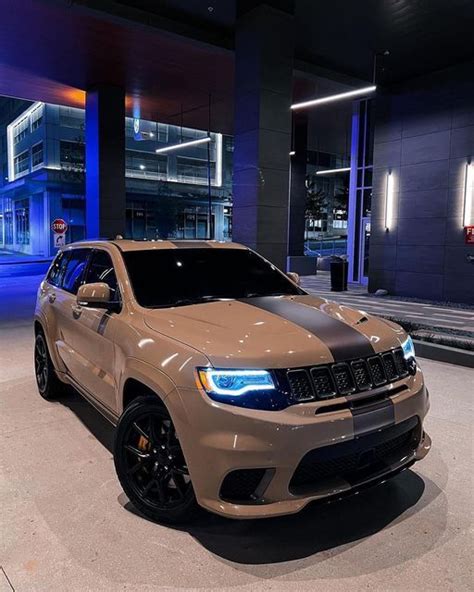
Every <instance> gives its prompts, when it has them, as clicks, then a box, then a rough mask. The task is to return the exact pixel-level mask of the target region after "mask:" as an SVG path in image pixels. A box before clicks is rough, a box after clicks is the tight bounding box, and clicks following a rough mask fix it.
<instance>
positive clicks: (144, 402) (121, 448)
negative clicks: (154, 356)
mask: <svg viewBox="0 0 474 592" xmlns="http://www.w3.org/2000/svg"><path fill="white" fill-rule="evenodd" d="M114 461H115V468H116V471H117V475H118V478H119V480H120V483H121V485H122V487H123V490H124V491H125V493H126V494H127V497H128V498H129V500H130V501H131V502H132V504H133V505H134V506H135V507H136V508H137V509H138V510H139V511H140V512H141V513H142V514H144V515H145V516H147V517H149V518H151V519H152V520H158V521H162V522H170V523H179V522H184V521H186V520H189V519H190V518H191V517H192V515H193V514H194V513H195V511H196V510H197V503H196V497H195V495H194V491H193V487H192V484H191V479H190V476H189V471H188V467H187V465H186V460H185V458H184V455H183V451H182V450H181V445H180V443H179V440H178V438H177V436H176V430H175V427H174V424H173V421H172V420H171V417H170V415H169V413H168V411H167V410H166V409H165V408H164V407H163V405H162V404H161V403H160V401H159V400H158V398H157V397H154V396H146V397H139V398H137V399H136V400H135V401H133V402H132V403H131V404H130V405H129V406H128V407H127V408H126V409H125V411H124V413H123V414H122V417H121V418H120V421H119V424H118V426H117V430H116V433H115V443H114Z"/></svg>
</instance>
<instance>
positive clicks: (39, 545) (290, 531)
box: [0, 278, 474, 592]
mask: <svg viewBox="0 0 474 592" xmlns="http://www.w3.org/2000/svg"><path fill="white" fill-rule="evenodd" d="M37 279H38V278H37ZM35 282H36V280H35V281H33V280H31V281H30V284H31V285H33V284H34V283H35ZM36 283H37V282H36ZM9 286H10V287H9V292H8V294H9V298H10V304H9V306H8V309H9V310H8V311H6V310H5V309H4V310H2V311H1V313H2V314H1V317H0V406H1V412H0V450H1V453H0V455H1V461H2V463H1V464H2V478H1V480H0V505H1V508H2V511H1V518H0V520H1V525H0V526H1V537H0V564H1V566H2V569H3V571H0V591H1V592H3V591H4V590H11V589H14V590H16V591H17V592H23V591H25V592H29V591H48V592H55V591H61V592H63V591H64V590H68V591H71V592H76V591H93V592H102V591H104V592H115V591H116V590H126V591H132V590H133V591H136V590H140V591H144V592H148V591H160V592H165V591H177V590H181V591H182V590H200V591H204V590H213V591H215V590H227V591H231V590H233V591H236V592H237V591H239V592H240V591H246V592H247V591H260V590H265V591H266V590H272V591H276V592H287V591H298V592H299V591H314V590H322V591H324V592H340V591H346V590H347V591H351V592H354V591H358V590H364V591H365V590H374V591H384V592H386V591H399V590H400V591H403V592H407V591H415V590H423V591H425V590H426V591H430V592H433V591H440V592H441V591H443V592H444V591H446V590H452V591H456V592H458V591H468V590H472V581H473V580H472V556H473V550H474V549H473V544H472V508H473V506H474V503H473V502H474V499H473V490H474V489H473V483H472V477H471V475H472V460H473V459H472V454H473V439H472V436H473V434H472V429H473V428H472V426H473V397H472V392H470V389H469V386H468V385H472V383H473V380H474V371H473V370H471V369H467V368H460V367H457V366H451V365H449V364H442V363H438V362H431V361H427V360H421V365H422V367H423V369H424V371H425V374H426V380H427V384H428V386H429V388H430V393H431V401H432V409H431V412H430V415H429V417H428V420H427V422H426V428H427V430H428V431H429V432H430V434H431V436H432V438H433V443H434V446H433V449H432V451H431V453H430V454H429V455H428V457H427V458H426V459H425V461H424V462H422V463H419V464H418V465H416V466H415V468H414V469H413V470H409V471H405V472H404V473H402V474H401V475H399V476H398V477H397V478H395V479H394V480H392V481H390V482H388V483H386V484H384V485H382V486H379V487H377V488H375V489H372V490H369V491H366V492H364V493H361V494H359V495H358V496H356V497H352V498H348V499H345V500H343V501H341V502H337V503H334V504H331V505H326V506H318V505H315V506H311V507H309V508H307V509H306V510H305V511H303V512H302V513H300V514H298V515H295V516H289V517H285V518H278V519H272V520H264V521H245V522H238V521H230V520H225V519H222V518H219V517H217V516H213V515H210V514H203V515H202V516H201V517H200V518H199V519H198V521H197V522H196V523H195V524H193V525H191V526H189V527H188V528H181V529H176V528H170V527H166V526H162V525H158V524H154V523H152V522H149V521H148V520H145V519H144V518H142V517H140V516H138V515H137V514H136V513H135V511H134V509H133V507H132V506H131V505H130V503H129V502H128V500H127V499H126V497H125V496H124V494H123V493H122V491H121V488H120V486H119V483H118V481H117V479H116V476H115V472H114V467H113V461H112V454H111V446H112V439H113V430H112V428H111V427H110V425H109V424H108V423H107V422H106V421H105V420H103V419H102V418H101V417H100V416H99V415H98V414H97V413H96V412H95V411H94V410H93V409H92V408H91V407H90V406H89V405H88V404H87V403H86V402H85V401H83V400H82V399H81V398H80V397H79V396H78V395H75V394H71V395H70V396H68V397H66V398H65V399H64V400H63V401H62V402H56V403H47V402H46V401H43V400H42V399H41V398H40V397H39V395H38V394H37V392H36V388H35V383H34V377H33V370H32V353H33V347H32V346H33V340H32V329H31V319H30V315H31V304H30V305H29V308H25V309H24V310H23V312H22V311H21V310H18V312H16V313H15V311H14V309H15V308H18V307H16V306H15V303H17V302H19V298H18V296H19V294H21V292H22V289H23V286H24V278H17V279H16V280H15V281H13V280H10V281H9ZM24 305H25V300H23V301H22V304H21V308H23V307H24ZM2 306H3V300H2ZM7 313H9V314H7ZM471 390H472V389H471ZM9 582H10V583H9Z"/></svg>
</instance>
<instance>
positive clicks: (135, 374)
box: [117, 358, 176, 414]
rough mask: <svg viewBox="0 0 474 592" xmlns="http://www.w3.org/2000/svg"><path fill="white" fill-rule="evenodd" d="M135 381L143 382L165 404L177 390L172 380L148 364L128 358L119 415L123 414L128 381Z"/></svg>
mask: <svg viewBox="0 0 474 592" xmlns="http://www.w3.org/2000/svg"><path fill="white" fill-rule="evenodd" d="M129 379H133V380H137V381H138V382H141V383H142V384H144V385H145V386H146V387H148V388H149V389H150V390H152V391H153V392H154V393H156V395H157V396H158V397H160V399H161V400H162V401H163V402H164V401H165V400H166V398H167V397H168V395H169V394H170V393H171V391H172V390H173V389H175V388H176V385H175V383H174V382H173V381H172V380H171V378H170V377H169V376H168V375H167V374H165V373H164V372H162V371H161V370H159V369H158V368H156V367H155V366H152V365H151V364H149V363H148V362H143V361H142V360H139V359H138V358H126V360H125V366H124V370H123V372H122V375H121V377H120V383H119V389H118V392H119V397H120V400H119V401H117V409H118V412H119V414H122V412H123V394H124V388H125V384H126V382H127V380H129Z"/></svg>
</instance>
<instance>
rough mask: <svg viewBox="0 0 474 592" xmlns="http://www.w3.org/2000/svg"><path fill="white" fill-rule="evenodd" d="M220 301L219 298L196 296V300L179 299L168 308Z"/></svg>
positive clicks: (220, 298)
mask: <svg viewBox="0 0 474 592" xmlns="http://www.w3.org/2000/svg"><path fill="white" fill-rule="evenodd" d="M216 300H222V297H221V296H198V297H196V298H180V299H179V300H176V301H175V302H173V303H172V304H169V305H168V306H170V307H171V306H187V305H190V304H202V303H204V302H215V301H216Z"/></svg>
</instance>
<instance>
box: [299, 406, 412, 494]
mask: <svg viewBox="0 0 474 592" xmlns="http://www.w3.org/2000/svg"><path fill="white" fill-rule="evenodd" d="M420 437H421V430H420V424H419V421H418V418H416V417H412V418H410V419H408V420H406V421H404V422H402V423H400V424H398V425H395V426H391V427H388V428H385V429H383V430H380V431H377V432H372V433H370V434H366V435H363V436H359V437H358V438H355V439H353V440H350V441H347V442H342V443H339V444H333V445H331V446H324V447H323V448H316V449H314V450H311V451H310V452H308V453H307V454H305V456H304V457H303V458H302V460H301V462H300V463H299V465H298V467H297V469H296V471H295V472H294V474H293V477H292V479H291V482H290V487H289V488H290V492H291V493H293V494H297V495H298V494H307V493H308V492H310V491H311V490H314V489H317V488H318V486H319V485H320V484H321V482H323V481H324V480H326V479H331V478H335V477H339V478H342V479H344V480H345V481H348V482H349V483H351V484H352V485H355V484H356V483H360V482H362V481H365V480H368V479H370V477H371V475H375V474H377V473H380V472H383V471H384V470H387V469H389V468H390V465H393V464H396V463H397V462H401V461H402V460H404V459H407V460H408V458H409V457H411V456H412V454H413V452H414V450H415V449H416V447H417V446H418V444H419V441H420Z"/></svg>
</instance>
